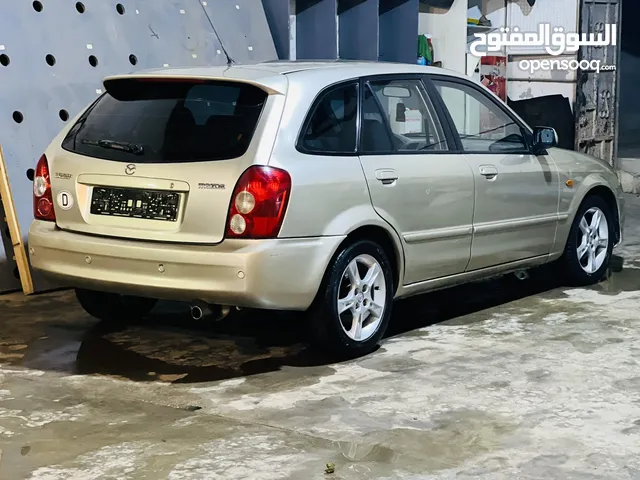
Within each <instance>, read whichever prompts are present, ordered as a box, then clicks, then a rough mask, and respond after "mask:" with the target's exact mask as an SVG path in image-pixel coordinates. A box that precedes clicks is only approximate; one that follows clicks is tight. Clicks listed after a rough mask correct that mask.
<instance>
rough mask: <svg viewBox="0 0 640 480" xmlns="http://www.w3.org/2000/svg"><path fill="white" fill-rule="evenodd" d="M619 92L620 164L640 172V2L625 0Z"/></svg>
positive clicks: (622, 16)
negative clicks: (639, 22)
mask: <svg viewBox="0 0 640 480" xmlns="http://www.w3.org/2000/svg"><path fill="white" fill-rule="evenodd" d="M621 13H622V15H621V39H620V60H619V63H618V71H619V82H620V83H619V89H620V90H619V95H618V105H619V106H618V155H617V156H618V162H619V163H618V165H619V166H620V167H621V168H622V169H623V170H626V171H628V172H630V173H635V174H640V28H638V18H640V2H639V1H638V0H622V12H621Z"/></svg>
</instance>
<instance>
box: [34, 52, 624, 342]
mask: <svg viewBox="0 0 640 480" xmlns="http://www.w3.org/2000/svg"><path fill="white" fill-rule="evenodd" d="M104 89H105V93H104V94H102V95H101V96H100V97H99V98H98V99H97V100H96V101H95V102H94V103H93V104H91V105H90V106H88V107H87V108H86V110H84V111H83V112H82V113H81V114H80V115H79V116H78V117H77V118H75V119H74V120H73V121H71V122H70V123H69V125H68V126H67V127H66V128H65V129H64V130H63V131H62V132H60V134H59V135H58V136H57V137H56V138H55V139H54V140H53V142H52V143H51V145H50V146H49V147H48V148H47V150H46V151H45V153H44V155H43V156H42V158H40V160H39V162H38V164H37V168H36V172H35V178H34V215H35V221H34V222H33V224H32V226H31V228H30V231H29V246H30V256H31V263H32V265H33V267H34V268H35V269H37V270H39V271H41V272H43V273H44V274H45V275H47V276H48V277H50V278H51V279H53V280H54V281H57V282H58V283H60V284H62V285H68V286H72V287H74V288H75V289H76V292H77V297H78V300H79V302H80V304H81V305H82V306H83V307H84V309H85V310H86V311H87V312H88V313H90V314H91V315H93V316H95V317H97V318H100V319H103V320H106V321H123V320H125V321H128V320H134V319H136V318H139V317H143V316H145V315H146V314H148V313H149V312H150V310H151V309H152V308H153V306H154V304H155V303H156V301H157V299H173V300H180V301H185V302H191V304H192V305H193V308H192V314H193V316H194V318H199V317H200V316H202V312H203V308H204V307H207V308H210V309H212V310H213V311H215V312H216V313H217V314H219V315H224V314H226V313H227V312H229V311H230V309H234V308H235V307H245V308H255V309H271V310H290V311H295V310H298V311H305V312H308V315H307V316H306V318H307V319H308V323H309V326H310V327H311V332H312V339H313V341H314V342H315V343H316V344H318V345H320V346H322V347H323V348H331V349H334V350H341V351H355V352H366V351H369V350H371V349H372V348H374V347H375V345H376V344H377V343H378V342H379V341H380V339H381V337H382V335H383V334H384V332H385V330H386V328H387V325H388V323H389V319H390V318H391V310H392V305H393V301H394V299H398V298H402V297H407V296H411V295H415V294H420V293H424V292H427V291H430V290H434V289H439V288H442V287H446V286H450V285H454V284H458V283H461V282H467V281H472V280H479V279H483V278H486V277H490V276H495V275H500V274H507V273H512V272H523V271H526V270H527V269H529V268H531V267H535V266H538V265H541V264H544V263H550V262H554V264H556V265H558V266H559V267H560V268H559V271H560V272H562V274H564V275H565V278H566V280H567V282H570V283H572V284H589V283H593V282H597V281H599V280H600V279H602V278H603V277H604V276H605V274H606V271H607V267H608V264H609V260H610V258H611V252H612V249H613V247H614V246H615V245H617V244H618V243H619V242H620V241H621V238H622V225H623V208H622V202H623V200H622V198H623V197H622V191H621V188H620V184H619V181H618V178H617V176H616V174H615V172H614V171H613V170H612V168H611V167H610V166H609V165H607V164H606V163H604V162H601V161H600V160H597V159H595V158H593V157H590V156H587V155H583V154H580V153H577V152H573V151H567V150H561V149H559V148H557V147H556V143H557V141H558V139H557V135H556V133H555V131H554V130H553V129H552V128H547V127H537V128H531V127H530V126H528V125H527V124H525V122H524V121H523V120H522V119H520V118H519V117H518V116H517V115H516V114H515V113H514V112H513V111H512V110H511V109H509V108H508V107H507V106H506V105H505V104H504V103H502V102H500V100H498V99H497V98H496V97H495V96H494V95H493V94H492V93H491V92H490V91H489V90H487V89H486V88H484V87H483V86H482V85H480V84H478V83H476V82H474V81H472V80H471V79H469V78H467V77H464V76H461V75H459V74H457V73H454V72H449V71H446V70H442V69H438V68H428V67H423V66H418V65H402V64H386V63H374V62H324V63H322V62H307V63H299V62H274V63H264V64H259V65H251V66H232V67H229V68H228V67H210V68H193V69H191V68H189V69H167V70H159V71H151V72H144V73H138V74H132V75H123V76H114V77H108V78H106V79H105V80H104Z"/></svg>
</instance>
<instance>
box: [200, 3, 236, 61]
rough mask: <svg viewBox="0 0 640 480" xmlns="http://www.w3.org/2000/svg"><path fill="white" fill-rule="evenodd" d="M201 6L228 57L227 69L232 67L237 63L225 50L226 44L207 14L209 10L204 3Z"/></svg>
mask: <svg viewBox="0 0 640 480" xmlns="http://www.w3.org/2000/svg"><path fill="white" fill-rule="evenodd" d="M200 6H201V7H202V11H203V12H204V14H205V16H206V17H207V20H208V21H209V25H211V28H212V29H213V33H214V34H215V36H216V37H217V39H218V43H219V44H220V48H221V49H222V51H223V52H224V55H225V57H227V67H230V66H231V65H234V64H235V63H236V62H235V61H234V60H233V58H231V57H230V56H229V52H227V49H226V48H224V44H223V43H222V39H221V38H220V35H218V31H217V30H216V27H215V26H214V25H213V22H212V21H211V17H210V16H209V13H208V12H207V9H206V8H205V6H204V4H203V2H200Z"/></svg>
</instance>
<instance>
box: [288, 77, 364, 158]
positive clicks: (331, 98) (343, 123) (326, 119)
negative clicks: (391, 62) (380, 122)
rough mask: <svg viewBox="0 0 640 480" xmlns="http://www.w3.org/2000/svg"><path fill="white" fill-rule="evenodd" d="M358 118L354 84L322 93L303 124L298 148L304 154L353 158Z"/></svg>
mask: <svg viewBox="0 0 640 480" xmlns="http://www.w3.org/2000/svg"><path fill="white" fill-rule="evenodd" d="M357 116H358V86H357V83H351V84H349V85H343V86H339V87H336V88H332V89H331V90H329V91H327V92H325V93H324V94H322V96H320V97H319V98H318V100H317V101H316V102H315V106H314V107H312V109H311V115H310V117H308V120H307V121H306V122H305V124H304V125H305V127H304V128H303V132H302V136H301V138H300V141H299V148H300V150H301V151H303V152H305V153H317V154H320V155H322V154H353V153H354V152H355V150H356V121H357Z"/></svg>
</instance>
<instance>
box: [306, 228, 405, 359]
mask: <svg viewBox="0 0 640 480" xmlns="http://www.w3.org/2000/svg"><path fill="white" fill-rule="evenodd" d="M354 267H355V268H354ZM367 273H369V274H370V277H367ZM371 274H374V275H371ZM356 275H357V277H356ZM394 283H395V282H394V279H393V270H392V268H391V263H390V262H389V259H388V257H387V255H386V253H385V251H384V250H383V249H382V247H380V246H379V245H378V244H376V243H374V242H372V241H369V240H359V241H357V242H355V243H353V244H351V245H348V246H347V247H345V248H344V249H343V250H341V251H340V252H339V253H338V254H337V255H336V256H335V257H334V259H333V260H332V262H331V264H330V265H329V267H328V268H327V272H326V274H325V278H324V280H323V283H322V285H321V287H320V289H319V291H318V295H317V297H316V300H315V302H314V304H313V305H312V307H311V309H310V311H309V317H310V318H309V321H310V327H311V328H310V334H311V343H312V344H313V345H314V346H315V347H316V348H319V349H322V350H330V351H332V352H334V353H338V354H340V355H348V356H359V355H364V354H366V353H369V352H371V351H372V350H374V349H375V348H376V346H377V345H378V343H379V342H380V339H381V338H382V336H383V335H384V333H385V331H386V329H387V326H388V324H389V319H390V318H391V311H392V307H393V297H394ZM339 303H340V304H341V305H343V306H344V308H345V310H344V311H343V312H341V313H340V312H339V310H338V304H339ZM358 318H361V319H363V321H361V322H358V321H357V319H358ZM354 319H356V321H355V323H354Z"/></svg>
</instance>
